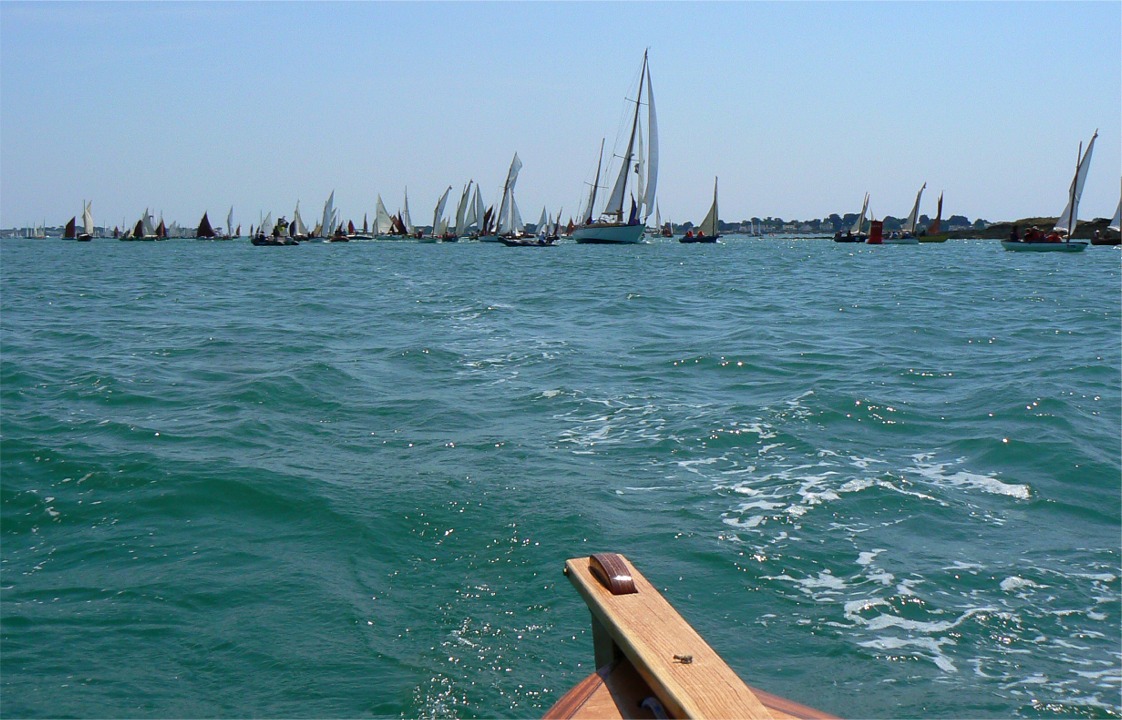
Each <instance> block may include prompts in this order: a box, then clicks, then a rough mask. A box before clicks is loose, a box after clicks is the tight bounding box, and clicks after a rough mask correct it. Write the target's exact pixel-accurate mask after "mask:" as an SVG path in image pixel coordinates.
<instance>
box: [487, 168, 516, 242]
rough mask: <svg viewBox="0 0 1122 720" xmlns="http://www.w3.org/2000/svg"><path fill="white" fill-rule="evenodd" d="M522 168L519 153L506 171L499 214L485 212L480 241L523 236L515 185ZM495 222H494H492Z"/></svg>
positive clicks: (494, 240)
mask: <svg viewBox="0 0 1122 720" xmlns="http://www.w3.org/2000/svg"><path fill="white" fill-rule="evenodd" d="M520 170H522V161H521V160H519V159H518V153H517V152H516V153H514V157H513V158H512V159H511V161H510V169H509V170H508V171H507V173H506V182H505V183H503V197H502V200H501V201H500V202H499V212H498V214H497V215H487V214H486V213H484V216H485V222H484V229H483V230H482V231H480V235H479V241H480V242H499V241H500V240H499V238H501V237H504V236H505V237H506V238H508V239H517V238H519V237H521V236H522V227H523V222H522V215H521V213H519V212H518V203H516V202H515V201H514V186H515V185H516V184H517V183H518V173H519V171H520ZM492 223H493V224H492Z"/></svg>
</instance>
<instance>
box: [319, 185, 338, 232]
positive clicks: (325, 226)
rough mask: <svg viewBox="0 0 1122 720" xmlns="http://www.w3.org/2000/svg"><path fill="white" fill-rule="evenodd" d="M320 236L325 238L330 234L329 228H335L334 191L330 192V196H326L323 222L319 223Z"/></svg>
mask: <svg viewBox="0 0 1122 720" xmlns="http://www.w3.org/2000/svg"><path fill="white" fill-rule="evenodd" d="M319 225H320V234H321V236H322V237H327V236H328V235H330V234H331V228H333V227H335V191H334V190H332V191H331V194H330V195H328V196H327V202H325V203H324V204H323V220H322V221H320V224H319Z"/></svg>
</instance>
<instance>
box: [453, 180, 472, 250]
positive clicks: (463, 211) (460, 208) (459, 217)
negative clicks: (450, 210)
mask: <svg viewBox="0 0 1122 720" xmlns="http://www.w3.org/2000/svg"><path fill="white" fill-rule="evenodd" d="M472 182H473V181H471V180H468V183H467V185H464V192H463V194H461V195H460V204H459V205H457V206H456V230H455V232H456V235H457V236H460V235H463V234H464V233H465V231H466V230H467V226H468V221H467V214H468V207H469V206H470V205H471V185H472Z"/></svg>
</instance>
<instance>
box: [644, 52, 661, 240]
mask: <svg viewBox="0 0 1122 720" xmlns="http://www.w3.org/2000/svg"><path fill="white" fill-rule="evenodd" d="M657 186H658V121H657V119H656V118H655V102H654V89H653V88H652V87H651V69H650V68H649V67H648V68H647V191H646V193H645V194H644V196H643V207H644V210H643V222H644V223H645V222H646V221H647V218H648V217H649V216H650V214H651V208H652V207H653V206H654V204H655V187H657Z"/></svg>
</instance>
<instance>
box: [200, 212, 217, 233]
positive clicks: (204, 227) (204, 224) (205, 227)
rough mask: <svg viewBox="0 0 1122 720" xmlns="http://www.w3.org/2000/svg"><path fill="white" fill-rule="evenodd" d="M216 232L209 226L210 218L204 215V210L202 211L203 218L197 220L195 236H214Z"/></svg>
mask: <svg viewBox="0 0 1122 720" xmlns="http://www.w3.org/2000/svg"><path fill="white" fill-rule="evenodd" d="M217 236H218V233H216V232H214V228H212V227H211V226H210V219H209V218H207V216H206V211H203V219H202V220H199V227H198V229H197V230H195V237H197V238H214V237H217Z"/></svg>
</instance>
